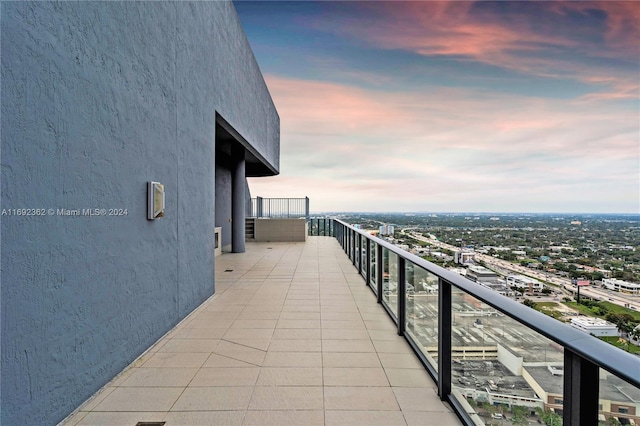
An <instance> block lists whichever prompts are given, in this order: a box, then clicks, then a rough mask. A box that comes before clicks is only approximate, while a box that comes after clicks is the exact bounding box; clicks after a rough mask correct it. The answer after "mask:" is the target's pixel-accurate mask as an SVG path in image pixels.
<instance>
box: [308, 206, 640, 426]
mask: <svg viewBox="0 0 640 426" xmlns="http://www.w3.org/2000/svg"><path fill="white" fill-rule="evenodd" d="M309 224H310V226H309V230H310V231H309V233H310V235H328V236H333V237H335V238H336V239H338V241H339V242H340V244H341V246H342V247H343V249H344V251H345V253H346V254H347V256H349V258H350V259H351V260H352V262H353V265H354V266H355V267H356V268H357V269H358V272H359V273H360V274H361V275H362V276H363V278H364V279H365V281H366V285H367V286H369V287H370V288H371V289H372V291H374V293H375V294H376V295H377V298H378V303H381V304H382V305H383V307H384V308H385V309H386V310H387V312H388V313H389V315H390V316H391V318H392V319H393V320H394V322H395V323H396V325H397V327H398V334H399V335H401V336H404V337H405V339H406V340H407V341H408V342H409V344H410V345H411V347H412V348H413V349H414V351H415V352H416V355H417V356H418V357H419V358H420V360H421V362H422V364H423V365H424V367H425V368H426V369H427V371H428V372H429V373H430V374H431V376H432V377H433V379H434V380H435V381H436V383H437V387H438V395H439V396H440V398H441V399H442V400H445V401H448V402H449V403H451V405H452V406H453V407H454V408H455V410H456V413H457V414H458V416H459V417H460V418H461V419H462V420H463V421H464V422H466V423H467V424H483V422H482V420H481V419H480V418H479V417H478V415H477V413H475V410H474V409H473V408H472V407H471V406H470V405H469V404H468V403H467V401H466V399H465V398H464V396H461V395H460V392H459V391H457V390H456V389H455V386H454V385H453V383H452V370H453V362H454V360H453V351H454V349H455V348H454V347H453V346H452V330H453V321H454V315H455V314H453V313H452V311H453V306H452V295H453V293H454V292H456V294H458V293H459V292H461V293H462V294H465V295H468V296H471V297H472V298H473V299H476V300H478V301H480V302H482V303H484V304H486V305H488V306H490V307H492V308H494V309H495V310H496V311H497V312H500V314H501V315H505V316H507V317H508V318H510V319H512V320H514V321H516V322H517V323H519V324H521V325H524V326H525V327H526V328H528V329H529V330H532V331H534V332H535V333H538V334H540V335H542V336H544V338H546V339H549V340H550V341H551V342H553V344H555V345H559V346H560V347H561V348H562V350H563V358H562V360H561V364H562V365H563V368H564V371H563V374H564V377H563V380H562V384H563V386H562V389H563V390H562V400H561V401H560V402H559V405H560V407H561V408H558V409H561V410H562V420H563V424H565V425H576V426H585V425H594V426H595V425H598V424H599V419H598V414H599V413H598V411H599V396H598V395H599V386H600V372H599V369H600V368H602V369H604V370H606V371H608V372H609V373H612V374H613V375H615V376H616V377H618V378H620V379H622V380H623V381H625V382H627V383H628V384H630V385H631V386H632V387H634V388H635V391H637V390H638V388H640V358H638V357H636V356H634V355H631V354H630V353H627V352H624V351H622V350H620V349H618V348H615V347H614V346H612V345H610V344H608V343H606V342H603V341H601V340H599V339H597V338H595V337H593V336H591V335H589V334H586V333H584V332H582V331H579V330H577V329H575V328H573V327H570V326H569V325H567V324H564V323H562V322H560V321H557V320H555V319H553V318H551V317H549V316H547V315H544V314H542V313H540V312H538V311H536V310H533V309H531V308H528V307H526V306H524V305H522V304H520V303H518V302H516V301H514V300H511V299H509V298H507V297H505V296H502V295H500V294H498V293H496V292H494V291H492V290H490V289H488V288H486V287H483V286H480V285H478V284H477V283H474V282H472V281H470V280H467V279H466V278H464V277H462V276H460V275H458V274H456V273H454V272H451V271H449V270H446V269H444V268H442V267H440V266H437V265H435V264H433V263H431V262H428V261H426V260H424V259H422V258H420V257H418V256H415V255H413V254H411V253H408V252H406V251H404V250H402V249H400V248H398V247H396V246H394V245H392V244H390V243H388V242H387V241H384V240H382V239H380V238H378V237H375V236H372V235H369V234H367V233H366V232H364V231H362V230H360V229H356V228H354V227H353V226H351V225H349V224H347V223H345V222H342V221H340V220H337V219H327V218H311V219H310V220H309ZM385 256H386V259H387V260H386V262H387V264H386V265H383V264H384V263H385ZM393 257H397V264H396V265H392V264H391V259H392V258H393ZM407 265H411V267H410V268H407ZM383 266H384V268H386V269H387V270H388V271H383ZM415 268H418V270H419V271H420V272H421V273H424V274H429V275H430V276H432V277H436V278H437V299H438V300H437V353H436V356H435V357H432V356H430V354H429V353H426V351H425V349H424V347H422V348H421V343H419V342H418V341H416V338H415V336H416V333H415V329H414V330H413V331H414V332H411V330H409V332H408V331H407V329H406V328H407V326H410V327H413V328H415V326H416V322H414V320H412V319H411V318H408V317H407V303H408V302H411V301H412V300H413V297H414V296H413V294H415V292H414V293H413V294H410V290H408V289H407V287H409V286H410V285H412V284H410V283H408V280H407V276H406V274H407V271H409V272H415V271H416V270H415ZM393 269H395V276H394V277H393V278H396V281H397V283H396V285H397V288H396V289H394V290H393V291H391V284H392V283H391V281H392V280H390V279H389V278H390V277H389V272H392V270H393ZM414 284H415V283H414ZM385 286H386V287H385ZM392 292H393V295H392V296H395V297H397V299H396V301H395V304H394V303H391V301H392V297H390V296H389V294H391V293H392ZM505 321H507V320H505ZM503 327H504V325H503ZM504 334H505V332H504V328H503V337H504ZM483 336H484V334H483ZM483 339H484V337H483ZM434 350H435V349H434ZM532 350H533V349H532ZM436 358H437V359H436ZM545 358H546V350H545ZM620 392H621V393H622V394H624V395H625V396H628V395H626V394H625V393H624V392H623V391H622V390H620ZM636 393H639V394H640V392H636ZM629 398H631V401H630V403H629V405H631V406H633V408H632V409H633V410H634V413H629V415H630V417H631V418H632V419H637V418H638V417H637V416H638V415H640V413H638V412H635V410H637V409H638V408H640V400H635V401H634V400H633V398H632V397H629ZM545 404H547V402H545ZM620 413H622V410H621V411H620ZM631 414H633V415H631ZM625 416H626V415H623V414H620V417H621V418H628V417H625ZM600 420H602V418H601V419H600ZM635 421H636V422H637V421H638V420H635ZM600 424H604V422H603V423H600Z"/></svg>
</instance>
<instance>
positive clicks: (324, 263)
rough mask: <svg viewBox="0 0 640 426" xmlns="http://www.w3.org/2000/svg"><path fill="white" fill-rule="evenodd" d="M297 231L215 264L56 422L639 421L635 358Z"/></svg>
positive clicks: (491, 296) (324, 235) (406, 260)
mask: <svg viewBox="0 0 640 426" xmlns="http://www.w3.org/2000/svg"><path fill="white" fill-rule="evenodd" d="M308 226H309V232H310V234H311V235H313V236H310V237H309V238H308V239H307V241H306V242H304V243H250V244H248V245H247V252H246V253H243V254H225V255H223V256H221V257H219V258H217V261H216V262H217V263H216V295H215V296H213V297H212V298H210V299H209V300H208V301H207V302H205V303H204V304H203V305H202V306H200V307H199V308H198V309H196V310H195V311H194V312H193V313H192V314H191V315H190V316H189V317H187V318H186V319H185V320H184V321H182V322H181V323H180V324H179V325H178V326H177V327H176V328H175V329H174V330H172V331H171V332H170V333H168V334H167V335H166V336H165V337H163V338H162V339H161V340H160V341H158V342H157V343H156V344H155V345H154V346H153V347H152V348H150V349H149V350H148V351H147V352H146V353H145V354H144V355H143V356H141V357H140V358H139V359H138V360H136V361H135V362H134V363H133V364H132V365H131V366H130V367H129V368H127V369H126V370H125V371H124V372H123V373H122V374H120V375H119V376H118V377H116V378H115V379H114V380H113V381H112V382H111V383H109V384H108V385H107V386H106V387H105V388H104V389H103V390H102V391H101V392H100V393H99V394H98V395H96V396H95V397H94V398H93V399H92V400H90V401H88V402H87V403H85V405H83V406H82V407H80V408H79V410H78V412H77V413H75V414H74V415H73V416H72V417H70V418H69V419H68V421H67V422H66V424H74V425H75V424H80V425H82V424H96V423H101V424H104V423H107V424H136V422H166V425H172V424H225V425H227V424H230V425H231V424H237V425H258V424H262V425H280V424H304V425H313V424H320V425H331V424H340V425H345V424H354V425H371V424H384V425H389V424H400V425H404V424H407V425H424V424H438V425H440V424H442V425H445V424H446V425H449V424H460V423H462V424H478V425H481V424H500V423H502V422H503V421H508V422H509V424H527V423H529V422H538V421H540V423H546V424H566V425H569V424H570V425H581V426H582V425H599V424H603V425H604V424H638V423H639V422H640V418H639V417H638V411H637V410H638V407H639V404H640V390H639V387H640V361H639V360H638V358H636V357H635V356H632V355H630V354H628V353H625V352H623V351H621V350H619V349H617V348H614V347H612V346H609V345H608V344H606V343H604V342H602V341H600V340H598V339H596V338H594V337H593V336H589V335H588V334H586V333H583V332H580V331H578V330H576V329H573V328H571V327H569V326H567V325H566V324H562V323H560V322H558V321H556V320H554V319H552V318H550V317H547V316H545V315H543V314H540V313H539V312H536V311H533V310H531V309H529V308H526V307H524V306H522V305H520V304H519V303H517V302H515V301H513V300H510V299H508V298H506V297H504V296H501V295H499V294H497V293H494V292H492V291H491V290H489V289H486V288H484V287H481V286H478V285H476V284H475V283H473V282H471V281H469V280H466V279H464V278H462V277H460V276H458V275H456V274H454V273H452V272H450V271H447V270H445V269H442V268H440V267H438V266H436V265H433V264H430V263H428V262H426V261H424V260H422V259H420V258H418V257H416V256H413V255H411V254H410V253H407V252H405V251H403V250H401V249H398V248H397V247H395V246H393V245H391V244H389V243H387V242H385V241H383V240H381V239H379V238H376V237H372V236H370V235H368V234H366V233H365V232H363V231H361V230H359V229H356V228H354V227H352V226H350V225H348V224H346V223H344V222H341V221H339V220H334V219H324V218H323V219H316V218H311V219H310V221H309V224H308ZM332 237H335V238H332ZM345 253H346V256H345V255H344V254H345Z"/></svg>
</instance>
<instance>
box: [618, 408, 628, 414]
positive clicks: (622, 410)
mask: <svg viewBox="0 0 640 426" xmlns="http://www.w3.org/2000/svg"><path fill="white" fill-rule="evenodd" d="M618 413H620V414H629V407H618Z"/></svg>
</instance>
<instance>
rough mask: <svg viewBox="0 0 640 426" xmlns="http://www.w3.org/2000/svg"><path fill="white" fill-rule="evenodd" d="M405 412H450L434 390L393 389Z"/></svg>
mask: <svg viewBox="0 0 640 426" xmlns="http://www.w3.org/2000/svg"><path fill="white" fill-rule="evenodd" d="M393 393H394V394H395V395H396V399H397V400H398V404H400V407H401V409H402V410H403V411H445V412H446V411H449V410H448V409H447V408H446V407H445V406H444V404H443V403H442V401H440V398H439V397H438V394H437V390H436V389H434V388H393Z"/></svg>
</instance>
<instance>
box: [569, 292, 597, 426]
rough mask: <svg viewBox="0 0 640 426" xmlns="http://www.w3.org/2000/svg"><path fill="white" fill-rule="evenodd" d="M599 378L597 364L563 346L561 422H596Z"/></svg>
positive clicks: (585, 424)
mask: <svg viewBox="0 0 640 426" xmlns="http://www.w3.org/2000/svg"><path fill="white" fill-rule="evenodd" d="M578 288H580V287H578ZM599 380H600V369H599V368H598V366H597V365H595V364H594V363H592V362H590V361H588V360H586V359H585V358H582V357H581V356H579V355H578V354H575V353H573V352H572V351H571V350H570V349H567V348H564V391H563V394H564V396H563V404H562V405H563V407H562V418H563V424H565V425H580V426H596V425H597V424H598V395H599V390H600V386H599V385H600V382H599Z"/></svg>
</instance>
